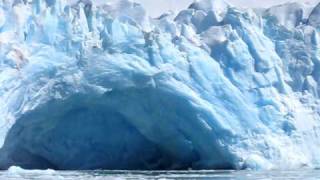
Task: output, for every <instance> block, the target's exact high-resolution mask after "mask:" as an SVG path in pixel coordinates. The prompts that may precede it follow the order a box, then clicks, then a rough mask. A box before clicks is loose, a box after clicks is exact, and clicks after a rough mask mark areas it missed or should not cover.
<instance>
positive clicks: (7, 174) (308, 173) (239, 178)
mask: <svg viewBox="0 0 320 180" xmlns="http://www.w3.org/2000/svg"><path fill="white" fill-rule="evenodd" d="M0 179H8V180H11V179H13V180H15V179H19V180H20V179H41V180H46V179H48V180H51V179H63V180H71V179H77V180H90V179H94V180H100V179H214V180H256V179H257V180H273V179H276V180H302V179H303V180H319V179H320V170H299V171H297V170H295V171H260V172H259V171H53V170H46V171H40V170H31V171H29V170H18V171H0Z"/></svg>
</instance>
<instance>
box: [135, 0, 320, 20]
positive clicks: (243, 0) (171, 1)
mask: <svg viewBox="0 0 320 180" xmlns="http://www.w3.org/2000/svg"><path fill="white" fill-rule="evenodd" d="M135 1H137V2H140V3H141V4H143V5H144V6H145V7H146V9H147V10H148V13H149V14H150V15H151V16H154V17H156V16H158V15H161V14H162V13H163V12H166V11H168V10H173V11H179V10H181V9H185V8H186V7H188V5H189V4H191V3H192V2H193V0H135ZM226 1H227V2H229V3H231V4H233V5H235V6H241V7H270V6H272V5H277V4H282V3H285V2H292V1H293V0H226ZM296 2H304V3H309V4H315V3H317V2H320V0H296Z"/></svg>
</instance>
